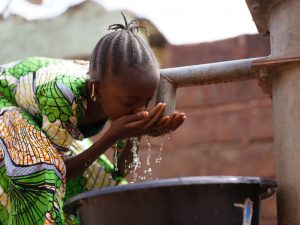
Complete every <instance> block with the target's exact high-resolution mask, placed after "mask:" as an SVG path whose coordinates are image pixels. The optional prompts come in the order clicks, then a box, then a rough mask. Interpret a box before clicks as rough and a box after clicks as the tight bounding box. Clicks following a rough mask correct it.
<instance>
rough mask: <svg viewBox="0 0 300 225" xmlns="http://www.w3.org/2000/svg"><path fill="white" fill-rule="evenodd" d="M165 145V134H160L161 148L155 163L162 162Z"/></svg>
mask: <svg viewBox="0 0 300 225" xmlns="http://www.w3.org/2000/svg"><path fill="white" fill-rule="evenodd" d="M163 147H164V136H163V135H161V136H160V147H159V150H158V155H157V157H156V159H155V163H160V162H161V160H162V151H163Z"/></svg>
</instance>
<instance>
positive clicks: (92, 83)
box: [88, 79, 101, 96]
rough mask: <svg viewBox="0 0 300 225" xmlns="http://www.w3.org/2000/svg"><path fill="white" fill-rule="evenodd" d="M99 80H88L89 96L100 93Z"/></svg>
mask: <svg viewBox="0 0 300 225" xmlns="http://www.w3.org/2000/svg"><path fill="white" fill-rule="evenodd" d="M100 86H101V85H100V82H98V81H96V80H95V79H91V80H89V82H88V89H89V93H90V96H93V95H97V96H98V95H100Z"/></svg>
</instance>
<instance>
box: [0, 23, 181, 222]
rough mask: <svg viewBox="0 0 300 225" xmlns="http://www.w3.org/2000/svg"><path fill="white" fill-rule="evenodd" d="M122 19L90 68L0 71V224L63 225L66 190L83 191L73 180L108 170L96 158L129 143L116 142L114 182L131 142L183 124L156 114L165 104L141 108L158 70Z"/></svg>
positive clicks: (51, 64)
mask: <svg viewBox="0 0 300 225" xmlns="http://www.w3.org/2000/svg"><path fill="white" fill-rule="evenodd" d="M124 20H125V25H121V24H115V25H112V26H110V27H109V29H111V30H113V32H111V33H108V34H107V35H105V36H104V37H102V38H101V39H100V40H99V42H98V43H97V45H96V46H95V48H94V50H93V52H92V55H91V59H90V63H89V65H88V63H87V62H84V61H76V60H62V59H52V58H43V57H32V58H27V59H24V60H22V61H19V62H15V63H11V64H6V65H4V66H1V67H0V93H1V96H0V203H1V204H0V221H1V223H2V224H18V225H23V224H24V225H25V224H26V225H27V224H30V225H31V224H63V223H64V218H63V213H62V204H63V198H64V196H65V192H67V193H66V194H67V196H68V197H70V196H71V195H72V194H74V193H76V191H75V192H74V187H76V188H78V187H79V190H77V193H78V192H80V191H85V190H86V189H80V185H81V186H82V185H86V184H87V183H84V184H82V183H81V184H80V185H79V186H77V185H74V182H75V183H76V182H77V181H78V177H81V176H82V174H84V173H85V172H86V171H87V169H89V168H91V167H93V168H95V165H99V164H97V163H100V164H101V163H102V164H101V165H102V166H104V167H106V170H107V167H109V166H110V165H109V163H108V162H107V161H106V159H105V158H101V157H100V159H99V156H100V155H102V154H103V153H104V152H105V151H106V150H107V149H109V148H110V147H112V146H113V145H115V144H116V143H117V142H118V140H124V139H125V140H127V141H126V143H123V146H120V144H119V147H123V149H122V150H120V152H119V155H118V160H119V162H118V172H119V173H118V174H117V175H115V174H114V176H113V177H114V178H115V180H116V181H118V177H119V179H120V177H122V176H125V170H126V169H128V163H127V164H126V163H125V162H130V160H131V158H132V155H131V154H130V148H131V143H130V140H129V139H128V138H129V137H141V136H142V135H144V134H149V135H152V136H158V135H161V134H164V133H167V132H169V131H170V130H175V129H177V127H179V126H180V125H181V124H182V123H183V121H184V119H185V115H184V114H183V113H178V112H175V113H173V114H172V115H170V116H165V117H163V116H162V112H163V110H164V108H165V104H162V103H159V104H157V105H155V106H154V107H153V108H152V109H149V110H146V108H147V105H148V103H149V101H150V99H151V98H152V97H153V94H154V92H155V89H156V87H157V85H158V82H159V67H158V64H157V61H156V59H155V57H154V55H153V53H152V52H151V50H150V48H149V47H148V46H147V45H146V44H145V43H144V41H143V40H142V39H141V38H140V37H139V36H138V35H137V31H138V28H139V26H137V25H136V24H135V23H134V21H132V22H130V23H127V21H126V19H125V17H124ZM108 119H109V120H110V121H111V124H110V127H109V129H108V130H107V131H106V132H105V133H104V135H103V136H102V138H100V139H99V140H98V141H97V142H96V143H94V144H92V145H91V146H90V147H89V148H88V149H86V150H85V151H82V152H80V151H79V152H77V153H78V154H74V151H72V152H71V153H70V149H72V147H73V149H74V146H75V148H76V142H74V140H82V139H83V138H86V137H89V136H92V135H94V134H96V133H97V132H98V131H99V130H101V129H102V127H103V125H104V123H105V122H106V121H107V120H108ZM119 143H120V142H119ZM95 162H97V163H96V164H95ZM91 174H92V173H90V175H91ZM88 178H89V179H93V182H95V181H96V180H97V179H96V178H95V177H94V178H93V177H92V175H91V176H90V177H88ZM69 182H70V183H72V182H73V185H66V183H69ZM87 182H89V180H88V181H87ZM79 183H80V182H79ZM90 183H91V182H90ZM89 185H90V186H89V187H92V186H93V185H91V184H89ZM66 186H69V187H72V188H73V192H72V191H71V192H72V194H70V193H69V194H68V188H67V191H66ZM94 186H95V185H94ZM100 186H101V185H100Z"/></svg>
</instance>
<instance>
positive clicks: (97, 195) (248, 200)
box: [64, 176, 277, 225]
mask: <svg viewBox="0 0 300 225" xmlns="http://www.w3.org/2000/svg"><path fill="white" fill-rule="evenodd" d="M276 186H277V185H276V183H275V182H274V181H271V180H266V179H262V178H259V177H232V176H211V177H183V178H172V179H163V180H157V181H147V182H142V183H135V184H128V185H124V186H115V187H106V188H101V189H97V190H93V191H89V192H86V193H82V194H79V195H77V196H75V197H73V198H71V199H70V200H69V201H67V202H66V204H65V207H64V209H65V210H66V211H68V212H71V213H78V216H79V218H80V221H81V224H82V225H96V224H97V225H98V224H99V225H196V224H197V225H199V224H200V225H220V224H222V225H250V224H251V225H259V208H260V200H261V199H264V198H267V197H269V196H271V195H272V194H273V193H274V192H275V188H276Z"/></svg>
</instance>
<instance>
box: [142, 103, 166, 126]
mask: <svg viewBox="0 0 300 225" xmlns="http://www.w3.org/2000/svg"><path fill="white" fill-rule="evenodd" d="M165 107H166V104H165V103H163V104H161V105H160V107H159V108H158V110H155V111H152V112H151V113H150V114H149V117H148V118H147V120H148V122H147V125H146V126H145V129H146V130H147V129H149V128H150V127H152V126H153V125H154V124H155V123H156V122H157V120H158V119H159V118H160V117H161V115H162V113H163V111H164V110H165Z"/></svg>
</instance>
